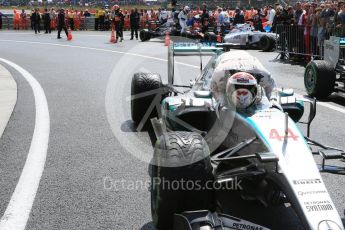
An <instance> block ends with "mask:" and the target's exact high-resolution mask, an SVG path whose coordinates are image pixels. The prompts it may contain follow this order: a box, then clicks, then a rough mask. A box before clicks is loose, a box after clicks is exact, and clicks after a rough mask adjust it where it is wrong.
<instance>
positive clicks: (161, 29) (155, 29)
mask: <svg viewBox="0 0 345 230" xmlns="http://www.w3.org/2000/svg"><path fill="white" fill-rule="evenodd" d="M149 24H151V25H152V24H154V25H155V26H149V27H148V29H143V30H141V31H140V32H139V38H140V40H141V41H142V42H145V41H149V40H150V39H151V38H158V37H164V36H165V35H166V33H168V34H169V36H182V37H185V38H189V39H198V40H204V34H203V33H201V30H200V29H199V28H194V29H192V28H191V27H190V28H189V29H188V30H187V31H186V32H184V33H181V27H180V26H179V24H175V23H174V22H173V21H168V22H166V23H164V24H162V25H160V24H159V22H152V21H151V22H150V21H149Z"/></svg>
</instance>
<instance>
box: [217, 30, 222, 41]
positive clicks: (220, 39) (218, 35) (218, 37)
mask: <svg viewBox="0 0 345 230" xmlns="http://www.w3.org/2000/svg"><path fill="white" fill-rule="evenodd" d="M217 42H218V43H221V42H222V37H221V36H220V33H219V32H218V34H217Z"/></svg>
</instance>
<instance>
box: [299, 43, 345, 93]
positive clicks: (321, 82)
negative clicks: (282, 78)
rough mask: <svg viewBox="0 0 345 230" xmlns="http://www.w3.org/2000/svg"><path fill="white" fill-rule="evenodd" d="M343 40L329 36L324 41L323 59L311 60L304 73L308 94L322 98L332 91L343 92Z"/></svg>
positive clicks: (344, 46)
mask: <svg viewBox="0 0 345 230" xmlns="http://www.w3.org/2000/svg"><path fill="white" fill-rule="evenodd" d="M344 49H345V40H344V38H339V37H333V36H331V37H330V38H329V39H328V40H326V41H324V45H323V50H324V55H323V58H324V60H312V61H311V62H309V64H308V65H307V67H306V69H305V73H304V86H305V89H306V91H307V93H308V95H310V96H313V97H316V98H320V99H324V98H327V97H328V96H330V95H331V94H332V93H334V92H342V93H345V56H344Z"/></svg>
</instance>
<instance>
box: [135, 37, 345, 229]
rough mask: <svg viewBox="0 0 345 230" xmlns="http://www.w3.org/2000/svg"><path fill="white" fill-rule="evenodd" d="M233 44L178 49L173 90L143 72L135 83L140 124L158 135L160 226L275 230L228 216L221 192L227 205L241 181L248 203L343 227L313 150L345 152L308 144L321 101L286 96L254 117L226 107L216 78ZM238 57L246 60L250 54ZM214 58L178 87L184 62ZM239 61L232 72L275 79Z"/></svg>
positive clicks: (154, 200)
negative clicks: (303, 128) (217, 94)
mask: <svg viewBox="0 0 345 230" xmlns="http://www.w3.org/2000/svg"><path fill="white" fill-rule="evenodd" d="M224 46H225V45H224V44H220V45H219V46H218V47H214V46H213V47H211V46H201V45H200V44H191V45H190V46H189V47H188V46H186V44H185V43H184V44H183V46H179V44H173V45H170V46H169V54H168V55H169V57H168V84H163V83H162V81H161V77H160V76H159V75H157V74H151V73H136V74H135V75H134V77H133V79H132V86H131V87H132V88H131V95H132V101H131V112H132V119H133V121H134V122H135V123H136V124H137V125H138V128H140V127H143V126H150V121H151V124H152V127H153V130H154V133H155V134H156V137H157V141H156V144H155V148H154V155H153V158H152V161H151V165H150V175H151V189H150V192H151V212H152V219H153V222H154V224H155V226H156V227H157V229H159V230H161V229H164V230H169V229H174V230H185V229H186V230H187V229H188V230H191V229H193V230H194V229H198V230H201V229H262V230H263V229H265V230H266V229H269V227H264V226H262V225H265V226H270V223H260V224H256V223H253V222H254V221H253V222H250V221H247V220H243V219H240V218H236V217H233V216H230V215H229V214H231V213H226V214H224V213H222V212H223V210H225V209H226V208H225V207H224V206H225V205H226V204H227V203H226V202H225V201H224V200H222V198H220V197H219V196H218V194H219V193H218V191H217V189H215V187H216V186H215V185H217V186H221V188H223V189H224V188H225V189H226V190H225V192H227V194H228V195H227V196H226V197H225V198H223V199H227V198H229V196H231V194H232V193H231V188H229V187H227V186H228V185H229V184H232V183H233V182H234V181H237V180H241V181H242V182H243V183H242V188H241V189H240V191H239V192H240V194H241V196H240V197H241V198H248V199H249V198H250V199H255V200H257V201H259V202H261V203H262V204H264V206H269V207H270V206H275V205H281V206H283V207H284V208H285V207H287V206H292V207H293V209H294V211H295V213H296V216H298V219H299V220H300V222H301V224H302V225H303V227H304V228H305V229H317V230H326V229H327V230H331V229H332V230H335V229H336V230H344V227H343V224H342V221H341V219H340V216H339V214H338V212H337V211H336V208H335V206H334V203H333V201H332V200H331V198H330V195H329V193H328V191H327V189H326V187H325V184H324V182H323V180H322V177H321V175H320V172H319V169H318V167H317V165H316V163H315V161H314V158H313V155H312V151H311V148H310V145H311V144H314V145H316V146H318V147H320V148H321V150H320V153H321V152H322V153H323V154H324V155H340V156H344V152H343V151H342V150H339V149H335V148H328V147H325V146H323V145H321V144H318V143H317V142H315V141H312V140H311V139H309V138H308V136H309V127H310V124H311V122H312V121H313V119H314V117H315V113H316V112H315V111H316V101H315V100H310V99H308V98H304V97H303V98H299V99H297V98H296V97H295V96H294V94H293V91H291V90H286V89H285V90H283V89H280V90H277V95H276V96H277V97H276V99H277V100H276V101H275V102H273V101H272V102H270V103H268V104H265V105H257V106H254V107H253V109H251V110H241V111H235V110H234V109H233V108H231V107H229V106H225V107H222V106H219V104H218V103H216V102H215V99H214V95H212V91H211V80H212V75H213V72H214V71H215V68H216V67H217V65H218V63H219V62H220V61H221V60H219V59H220V58H221V53H223V50H224V48H226V49H229V47H224ZM229 52H230V55H232V57H233V58H234V60H235V59H236V58H235V57H237V58H238V60H239V61H240V60H242V61H243V60H244V53H246V52H245V51H229ZM206 54H211V55H212V57H211V59H210V61H209V63H208V64H207V65H206V66H205V67H203V65H202V59H200V60H201V63H200V65H201V70H202V71H201V73H200V75H199V76H198V77H197V78H196V80H195V81H191V82H190V85H188V86H181V85H174V57H175V56H179V55H184V56H186V55H200V57H201V55H206ZM248 55H249V54H248V53H246V54H245V57H248ZM234 60H233V62H232V63H234V65H233V66H237V67H236V68H235V67H234V68H233V69H231V68H230V69H229V71H230V72H231V73H236V72H239V71H241V72H243V71H245V72H247V73H250V74H251V75H253V76H254V77H255V78H256V79H257V81H259V82H260V79H263V76H262V75H263V74H264V73H267V70H266V69H264V67H260V66H255V63H257V62H255V63H254V62H251V61H250V60H252V59H251V58H250V59H248V60H247V59H246V60H245V63H247V64H246V65H245V66H243V65H242V64H240V65H236V61H234ZM242 63H243V62H242ZM257 67H258V68H257ZM186 89H187V90H186ZM304 103H309V109H310V110H309V116H308V121H307V122H306V124H307V127H308V135H307V137H304V136H303V134H302V133H301V132H300V130H299V128H298V127H297V125H296V122H299V121H300V122H301V118H302V115H303V113H304V106H303V105H304ZM155 108H157V109H155ZM321 155H322V154H321ZM175 182H176V183H175ZM210 184H211V185H213V186H210ZM281 227H282V226H281ZM276 229H278V228H276ZM279 229H281V228H279Z"/></svg>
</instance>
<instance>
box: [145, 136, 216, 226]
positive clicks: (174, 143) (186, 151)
mask: <svg viewBox="0 0 345 230" xmlns="http://www.w3.org/2000/svg"><path fill="white" fill-rule="evenodd" d="M151 170H152V171H151V176H152V177H151V213H152V219H153V223H154V225H155V226H156V228H157V229H158V230H170V229H172V227H173V216H174V213H182V212H183V211H193V210H207V209H212V204H213V201H214V200H213V192H212V190H211V189H202V188H205V187H206V183H210V182H211V184H212V182H213V175H212V166H211V161H210V157H209V149H208V146H207V144H206V142H205V140H204V139H203V138H202V137H201V136H200V135H199V134H197V133H191V132H169V133H165V134H163V135H162V136H161V137H160V138H159V140H158V141H157V142H156V146H155V151H154V156H153V165H152V167H151ZM198 186H200V187H198ZM208 186H210V184H208Z"/></svg>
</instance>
